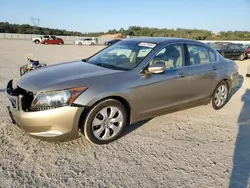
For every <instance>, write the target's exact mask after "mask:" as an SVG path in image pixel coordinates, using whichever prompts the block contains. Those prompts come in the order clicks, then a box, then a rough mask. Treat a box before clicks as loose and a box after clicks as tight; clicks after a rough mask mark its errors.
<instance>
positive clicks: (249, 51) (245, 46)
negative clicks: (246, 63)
mask: <svg viewBox="0 0 250 188" xmlns="http://www.w3.org/2000/svg"><path fill="white" fill-rule="evenodd" d="M241 45H242V47H243V48H245V49H246V52H247V56H248V58H250V44H241Z"/></svg>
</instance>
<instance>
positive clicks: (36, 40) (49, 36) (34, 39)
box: [32, 35, 55, 44]
mask: <svg viewBox="0 0 250 188" xmlns="http://www.w3.org/2000/svg"><path fill="white" fill-rule="evenodd" d="M53 37H55V36H53V35H44V36H41V37H35V38H32V42H34V43H36V44H39V43H41V41H42V40H43V39H49V38H53Z"/></svg>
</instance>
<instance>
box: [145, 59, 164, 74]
mask: <svg viewBox="0 0 250 188" xmlns="http://www.w3.org/2000/svg"><path fill="white" fill-rule="evenodd" d="M165 70H166V67H165V64H164V63H162V62H156V63H155V64H153V65H150V66H149V67H148V71H149V72H150V73H153V74H161V73H163V72H165Z"/></svg>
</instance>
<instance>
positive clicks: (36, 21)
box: [30, 16, 40, 33]
mask: <svg viewBox="0 0 250 188" xmlns="http://www.w3.org/2000/svg"><path fill="white" fill-rule="evenodd" d="M30 20H31V23H32V26H33V33H35V31H37V27H39V25H40V18H35V17H33V16H31V18H30Z"/></svg>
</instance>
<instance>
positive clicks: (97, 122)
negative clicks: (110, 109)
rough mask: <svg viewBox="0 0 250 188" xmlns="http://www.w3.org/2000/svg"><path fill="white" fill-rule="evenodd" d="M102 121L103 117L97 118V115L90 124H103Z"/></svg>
mask: <svg viewBox="0 0 250 188" xmlns="http://www.w3.org/2000/svg"><path fill="white" fill-rule="evenodd" d="M103 121H104V119H103V120H100V119H98V118H97V117H95V119H94V121H93V123H92V125H93V126H96V125H102V124H103Z"/></svg>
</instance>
